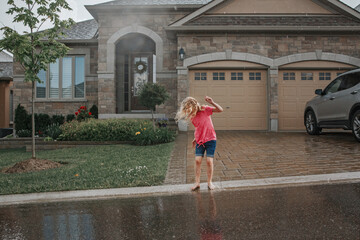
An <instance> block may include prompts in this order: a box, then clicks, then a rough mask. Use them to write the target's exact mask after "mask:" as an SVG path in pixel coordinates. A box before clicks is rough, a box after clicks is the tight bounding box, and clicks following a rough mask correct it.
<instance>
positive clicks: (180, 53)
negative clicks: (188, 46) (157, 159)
mask: <svg viewBox="0 0 360 240" xmlns="http://www.w3.org/2000/svg"><path fill="white" fill-rule="evenodd" d="M179 58H180V60H181V61H182V60H184V58H185V50H184V49H183V48H182V47H181V48H180V50H179Z"/></svg>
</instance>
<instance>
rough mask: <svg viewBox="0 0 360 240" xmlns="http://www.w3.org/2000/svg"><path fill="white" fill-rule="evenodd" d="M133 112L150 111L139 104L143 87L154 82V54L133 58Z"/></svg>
mask: <svg viewBox="0 0 360 240" xmlns="http://www.w3.org/2000/svg"><path fill="white" fill-rule="evenodd" d="M131 65H132V66H131V79H130V88H131V110H135V111H139V110H148V108H146V107H144V106H141V105H140V103H139V99H138V96H139V92H140V90H141V87H142V86H143V85H144V84H145V83H147V82H149V81H150V82H151V81H152V54H146V53H142V54H135V55H132V57H131Z"/></svg>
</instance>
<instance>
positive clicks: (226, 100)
mask: <svg viewBox="0 0 360 240" xmlns="http://www.w3.org/2000/svg"><path fill="white" fill-rule="evenodd" d="M213 72H225V80H217V81H215V80H212V76H213V75H212V74H213ZM232 72H242V73H243V79H242V80H231V73H232ZM249 72H259V70H252V71H250V70H244V69H242V70H239V71H237V70H217V71H210V70H209V71H207V76H208V80H207V81H203V82H207V84H202V83H200V84H199V83H198V82H199V81H195V80H194V79H190V94H191V95H192V96H193V97H195V98H196V99H198V100H199V101H200V103H201V104H205V101H204V99H203V98H204V96H205V95H208V96H211V97H213V99H214V100H215V101H216V102H217V103H218V104H220V105H221V106H222V107H223V108H224V112H222V113H220V114H217V113H214V114H213V116H212V119H213V123H214V126H215V129H217V130H266V129H267V120H266V117H267V111H266V99H267V97H266V76H267V74H266V71H260V72H261V77H262V80H261V81H259V80H249ZM193 75H194V74H193V73H192V71H190V76H193Z"/></svg>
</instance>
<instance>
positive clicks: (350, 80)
mask: <svg viewBox="0 0 360 240" xmlns="http://www.w3.org/2000/svg"><path fill="white" fill-rule="evenodd" d="M359 83H360V73H352V74H349V75H346V76H345V78H344V80H343V81H342V83H341V85H340V90H345V89H348V88H352V87H354V86H355V85H357V84H359Z"/></svg>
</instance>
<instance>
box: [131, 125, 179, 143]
mask: <svg viewBox="0 0 360 240" xmlns="http://www.w3.org/2000/svg"><path fill="white" fill-rule="evenodd" d="M175 135H176V133H175V131H172V130H170V129H169V128H156V129H155V131H153V129H141V130H140V131H138V132H136V133H135V142H134V143H135V144H136V145H154V144H160V143H168V142H172V141H174V139H175Z"/></svg>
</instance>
